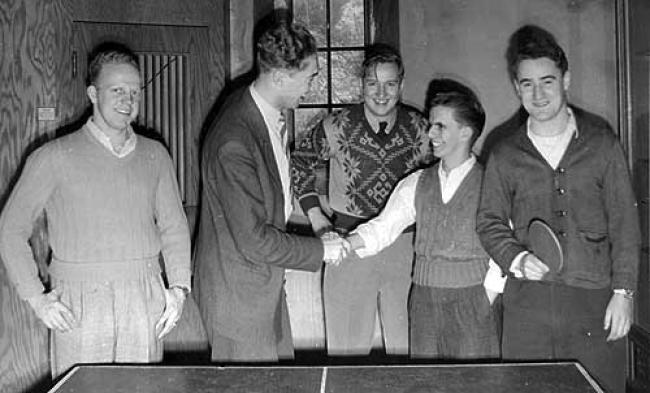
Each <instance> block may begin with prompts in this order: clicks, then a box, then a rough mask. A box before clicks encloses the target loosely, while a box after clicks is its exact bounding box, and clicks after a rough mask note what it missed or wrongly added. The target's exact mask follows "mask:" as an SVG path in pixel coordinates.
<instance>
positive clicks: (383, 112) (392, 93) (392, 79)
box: [363, 63, 403, 120]
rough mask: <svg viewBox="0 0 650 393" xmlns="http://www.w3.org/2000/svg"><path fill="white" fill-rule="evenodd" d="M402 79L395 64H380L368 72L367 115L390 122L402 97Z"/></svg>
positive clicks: (366, 81) (364, 82)
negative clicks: (389, 119)
mask: <svg viewBox="0 0 650 393" xmlns="http://www.w3.org/2000/svg"><path fill="white" fill-rule="evenodd" d="M402 85H403V84H402V78H401V77H400V74H399V68H398V67H397V64H395V63H378V64H376V65H375V66H374V70H372V69H368V70H366V76H365V77H364V79H363V99H364V105H365V107H366V110H367V113H370V114H371V115H372V116H374V117H375V118H377V119H378V120H388V118H390V116H392V115H393V114H394V113H395V111H396V110H397V103H398V102H399V100H400V97H401V95H402Z"/></svg>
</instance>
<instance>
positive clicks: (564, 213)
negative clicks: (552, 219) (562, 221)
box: [555, 210, 567, 217]
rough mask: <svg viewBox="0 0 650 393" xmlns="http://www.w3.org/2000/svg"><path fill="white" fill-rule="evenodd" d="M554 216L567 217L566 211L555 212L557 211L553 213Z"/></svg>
mask: <svg viewBox="0 0 650 393" xmlns="http://www.w3.org/2000/svg"><path fill="white" fill-rule="evenodd" d="M555 214H556V215H557V216H558V217H565V216H566V215H567V211H566V210H557V211H556V212H555Z"/></svg>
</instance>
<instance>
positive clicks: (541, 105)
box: [514, 57, 570, 122]
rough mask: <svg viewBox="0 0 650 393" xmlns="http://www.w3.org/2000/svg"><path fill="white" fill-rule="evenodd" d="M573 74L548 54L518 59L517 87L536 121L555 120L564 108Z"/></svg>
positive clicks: (522, 100) (528, 110)
mask: <svg viewBox="0 0 650 393" xmlns="http://www.w3.org/2000/svg"><path fill="white" fill-rule="evenodd" d="M569 83H570V75H569V72H568V71H567V72H565V73H564V75H562V71H561V70H560V69H559V68H558V67H557V65H555V63H554V62H553V60H551V59H549V58H548V57H541V58H539V59H527V60H523V61H522V62H521V63H519V69H518V72H517V80H515V81H514V84H515V89H516V90H517V94H518V95H519V98H520V99H521V103H522V104H523V106H524V108H526V111H527V112H528V114H529V115H530V117H531V118H532V119H533V121H536V122H546V121H552V120H554V119H555V118H556V117H557V116H558V114H559V113H560V112H561V111H563V110H565V108H566V105H567V99H566V92H567V90H568V88H569Z"/></svg>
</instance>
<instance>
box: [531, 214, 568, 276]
mask: <svg viewBox="0 0 650 393" xmlns="http://www.w3.org/2000/svg"><path fill="white" fill-rule="evenodd" d="M528 245H529V248H530V252H532V253H533V255H530V254H528V255H526V256H525V257H524V258H523V260H522V262H521V269H522V273H523V274H524V277H526V278H528V279H529V280H541V278H542V277H543V276H544V275H545V274H546V273H549V272H550V273H552V274H556V273H559V272H560V270H561V269H562V266H563V265H564V255H563V253H562V244H561V243H560V240H559V239H558V238H557V236H556V235H555V232H554V231H553V229H552V228H551V227H550V226H548V224H546V223H545V222H544V221H542V220H539V219H533V220H532V221H531V222H530V224H529V225H528ZM539 274H541V275H542V276H541V277H539ZM537 277H539V278H537Z"/></svg>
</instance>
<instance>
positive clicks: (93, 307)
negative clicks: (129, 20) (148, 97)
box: [0, 46, 190, 377]
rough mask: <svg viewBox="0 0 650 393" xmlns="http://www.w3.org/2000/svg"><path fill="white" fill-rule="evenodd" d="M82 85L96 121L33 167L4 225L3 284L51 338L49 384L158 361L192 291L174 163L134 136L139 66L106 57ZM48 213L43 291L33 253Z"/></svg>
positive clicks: (47, 148) (127, 58)
mask: <svg viewBox="0 0 650 393" xmlns="http://www.w3.org/2000/svg"><path fill="white" fill-rule="evenodd" d="M88 82H89V84H88V88H87V94H88V97H89V98H90V101H91V102H92V108H93V113H92V117H91V118H90V119H89V120H88V121H87V122H86V124H85V125H84V126H83V127H82V128H81V129H79V130H78V131H76V132H74V133H72V134H69V135H66V136H64V137H61V138H58V139H56V140H54V141H52V142H50V143H47V144H46V145H44V146H42V147H41V148H40V149H38V150H36V151H35V152H34V153H33V154H32V155H31V156H30V157H29V159H28V160H27V163H26V165H25V169H24V170H23V173H22V176H21V177H20V180H19V181H18V183H17V184H16V187H15V188H14V190H13V192H12V194H11V196H10V197H9V200H8V201H7V204H6V206H5V208H4V211H3V213H2V216H1V217H0V256H2V260H3V261H4V263H5V266H6V267H7V272H8V274H9V278H10V280H11V281H12V282H13V283H14V285H15V286H16V289H17V291H18V294H19V296H20V297H21V298H23V299H25V300H26V301H27V302H28V303H29V304H30V306H31V307H32V308H33V310H34V312H35V313H36V316H37V317H38V318H39V319H40V320H42V321H43V322H44V323H45V325H46V326H47V327H48V328H49V329H51V332H52V337H51V346H52V348H51V351H50V352H51V367H52V375H53V376H54V377H56V376H58V375H60V374H62V373H63V372H65V371H66V370H67V369H68V368H70V367H71V366H72V365H74V364H76V363H112V362H128V363H136V362H155V361H160V360H161V359H162V340H161V339H162V337H163V336H165V335H166V334H167V333H168V332H169V331H170V330H171V329H172V328H173V327H174V325H175V324H176V322H177V321H178V319H179V318H180V316H181V312H182V309H183V303H184V301H185V297H186V295H187V292H189V290H190V237H189V230H188V226H187V221H186V218H185V215H184V213H183V207H182V204H181V199H180V196H179V192H178V186H177V183H176V178H175V175H174V173H175V171H174V167H173V164H172V161H171V159H170V157H169V154H168V153H167V151H166V150H165V148H164V147H163V146H162V145H161V144H159V143H157V142H155V141H153V140H150V139H147V138H143V137H141V136H138V135H136V134H135V133H134V132H133V130H132V128H131V125H130V124H131V122H132V121H134V120H135V118H136V116H137V114H138V105H139V100H140V97H141V89H142V81H141V80H140V74H139V72H138V64H137V58H136V57H134V55H133V54H132V53H130V52H129V51H127V50H126V49H125V48H122V47H118V46H114V47H105V48H104V50H99V51H98V53H97V54H96V55H95V57H94V58H93V60H92V61H91V63H90V65H89V75H88ZM43 210H45V212H46V215H47V219H48V232H49V240H50V245H51V247H52V263H51V265H50V267H49V274H50V276H51V288H50V289H49V290H47V289H46V288H45V287H44V285H43V283H42V282H41V281H40V280H39V277H38V274H37V269H36V264H35V262H34V259H33V256H32V252H31V250H30V247H29V244H28V238H29V236H30V234H31V232H32V227H33V222H34V219H35V217H37V216H38V215H39V214H40V213H41V211H43ZM161 252H162V255H163V257H164V262H165V263H164V264H165V273H166V276H167V280H168V283H169V286H168V287H167V288H166V287H165V285H164V283H163V280H162V277H161V271H160V265H159V262H158V258H159V254H160V253H161Z"/></svg>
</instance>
